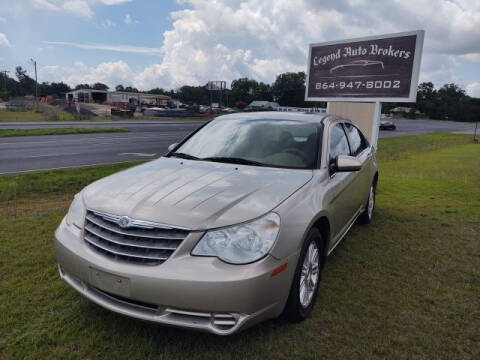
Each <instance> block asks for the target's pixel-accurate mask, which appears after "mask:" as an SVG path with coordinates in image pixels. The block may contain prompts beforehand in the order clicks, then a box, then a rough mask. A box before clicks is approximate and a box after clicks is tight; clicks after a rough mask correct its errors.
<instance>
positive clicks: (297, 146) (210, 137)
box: [170, 119, 318, 169]
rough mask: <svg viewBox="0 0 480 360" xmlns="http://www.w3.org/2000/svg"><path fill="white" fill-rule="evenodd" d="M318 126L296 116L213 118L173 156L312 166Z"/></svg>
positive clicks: (270, 164)
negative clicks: (295, 119) (292, 117)
mask: <svg viewBox="0 0 480 360" xmlns="http://www.w3.org/2000/svg"><path fill="white" fill-rule="evenodd" d="M317 129H318V126H317V124H315V123H307V122H301V121H294V120H277V119H228V120H227V119H225V120H222V119H217V120H213V121H212V122H210V123H209V124H207V125H206V126H204V127H203V128H202V129H200V130H199V131H198V132H197V133H196V134H194V135H193V136H192V137H191V138H190V139H188V140H187V141H186V142H185V143H184V144H182V145H181V146H180V147H179V148H178V149H176V151H175V152H174V153H171V154H170V156H176V157H183V158H188V159H198V160H207V161H218V162H230V163H237V164H246V165H255V166H271V167H287V168H299V169H312V168H313V167H314V166H315V162H316V159H317V153H318V134H317Z"/></svg>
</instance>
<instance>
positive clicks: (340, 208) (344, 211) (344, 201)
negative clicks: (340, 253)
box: [327, 122, 358, 248]
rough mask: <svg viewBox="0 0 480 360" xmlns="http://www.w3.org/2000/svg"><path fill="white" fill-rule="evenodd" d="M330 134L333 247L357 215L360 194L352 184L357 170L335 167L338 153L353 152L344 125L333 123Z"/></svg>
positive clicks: (329, 205) (328, 145) (328, 157)
mask: <svg viewBox="0 0 480 360" xmlns="http://www.w3.org/2000/svg"><path fill="white" fill-rule="evenodd" d="M328 136H329V138H328V144H327V151H328V154H327V160H328V164H329V174H330V178H329V181H328V184H327V187H328V188H329V190H328V200H327V201H328V208H329V213H330V220H331V222H332V230H333V233H332V242H331V243H330V248H333V247H334V246H335V245H336V243H337V242H338V241H339V240H340V238H341V237H342V234H343V233H344V232H345V231H346V230H347V229H348V227H349V226H350V224H351V222H352V221H353V217H354V215H355V214H354V210H353V209H354V207H355V205H356V202H357V198H358V196H357V195H356V194H355V191H356V189H355V188H354V187H353V186H352V183H353V182H354V180H355V176H356V174H355V172H353V171H352V172H336V171H335V169H334V165H335V164H336V158H337V156H338V155H350V153H351V152H350V146H349V143H348V140H347V135H346V133H345V131H344V128H343V125H342V124H341V123H340V122H336V123H333V124H331V125H330V127H329V135H328Z"/></svg>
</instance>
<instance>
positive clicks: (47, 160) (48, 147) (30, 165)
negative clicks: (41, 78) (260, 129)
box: [0, 121, 203, 174]
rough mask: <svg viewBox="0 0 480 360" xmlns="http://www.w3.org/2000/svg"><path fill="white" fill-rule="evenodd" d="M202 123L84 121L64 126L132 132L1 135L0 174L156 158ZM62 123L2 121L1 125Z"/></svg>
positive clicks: (31, 126) (26, 126)
mask: <svg viewBox="0 0 480 360" xmlns="http://www.w3.org/2000/svg"><path fill="white" fill-rule="evenodd" d="M201 124H203V122H202V121H183V122H173V121H168V122H161V123H160V122H158V121H154V122H153V123H149V122H147V123H138V122H135V123H132V122H113V123H111V122H108V123H107V122H102V123H100V122H95V123H93V124H92V123H90V124H88V123H85V122H81V123H69V124H66V125H63V124H62V126H65V127H72V126H81V127H87V126H121V127H124V128H128V129H129V130H130V132H128V133H105V134H80V135H45V136H23V137H5V138H0V174H5V173H16V172H23V171H31V170H41V169H57V168H67V167H77V166H83V165H95V164H109V163H115V162H123V161H132V160H149V159H154V158H157V157H159V156H160V155H162V154H164V153H165V152H166V151H167V148H168V146H169V145H170V144H172V143H174V142H178V141H179V140H181V139H182V138H183V137H184V136H186V135H187V134H189V133H190V132H192V131H193V130H195V129H196V128H198V127H199V126H200V125H201ZM59 125H60V124H58V123H54V124H51V123H44V124H40V125H39V124H38V123H36V124H30V123H23V124H19V123H16V124H13V125H12V124H11V125H7V124H5V123H3V124H1V123H0V129H2V128H7V127H9V128H12V127H13V128H38V127H59Z"/></svg>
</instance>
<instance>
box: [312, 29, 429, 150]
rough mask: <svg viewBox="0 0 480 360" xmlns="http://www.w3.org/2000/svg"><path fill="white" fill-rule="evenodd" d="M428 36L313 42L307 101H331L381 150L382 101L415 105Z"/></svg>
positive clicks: (333, 108)
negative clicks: (378, 144)
mask: <svg viewBox="0 0 480 360" xmlns="http://www.w3.org/2000/svg"><path fill="white" fill-rule="evenodd" d="M423 38H424V31H423V30H418V31H410V32H403V33H397V34H387V35H379V36H369V37H364V38H358V39H349V40H341V41H329V42H325V43H319V44H311V45H310V49H309V58H308V72H307V86H306V91H305V101H327V102H329V103H328V105H327V111H328V112H329V113H333V114H337V115H341V116H345V117H349V118H350V119H351V120H352V121H354V122H356V123H358V125H359V127H361V128H362V130H363V131H364V132H365V133H366V134H367V135H368V136H369V138H370V142H371V143H372V144H374V145H375V146H376V144H377V139H378V127H379V122H380V113H381V102H382V101H387V102H415V101H416V97H417V86H418V77H419V70H420V62H421V57H422V49H423ZM330 102H332V103H330ZM365 103H367V104H369V105H368V106H365V105H366V104H365ZM361 104H364V105H361ZM347 115H348V116H347ZM365 117H367V118H368V119H365Z"/></svg>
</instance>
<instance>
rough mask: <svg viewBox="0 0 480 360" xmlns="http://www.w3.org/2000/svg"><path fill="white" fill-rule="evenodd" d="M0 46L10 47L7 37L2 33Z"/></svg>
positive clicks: (0, 34)
mask: <svg viewBox="0 0 480 360" xmlns="http://www.w3.org/2000/svg"><path fill="white" fill-rule="evenodd" d="M0 45H4V46H6V47H12V45H11V44H10V41H8V38H7V35H5V34H4V33H0Z"/></svg>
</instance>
